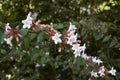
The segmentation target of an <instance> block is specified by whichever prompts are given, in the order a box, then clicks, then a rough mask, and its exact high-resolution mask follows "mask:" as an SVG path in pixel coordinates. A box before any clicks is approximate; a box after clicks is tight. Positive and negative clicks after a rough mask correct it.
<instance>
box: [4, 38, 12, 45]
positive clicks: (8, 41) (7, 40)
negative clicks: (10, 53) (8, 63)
mask: <svg viewBox="0 0 120 80" xmlns="http://www.w3.org/2000/svg"><path fill="white" fill-rule="evenodd" d="M4 40H5V41H6V43H7V44H8V45H10V46H12V43H11V40H10V38H7V39H6V38H4Z"/></svg>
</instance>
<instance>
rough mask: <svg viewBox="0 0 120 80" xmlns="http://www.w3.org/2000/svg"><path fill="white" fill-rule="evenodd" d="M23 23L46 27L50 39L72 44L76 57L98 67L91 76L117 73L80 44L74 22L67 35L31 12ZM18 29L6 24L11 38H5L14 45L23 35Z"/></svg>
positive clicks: (6, 30) (25, 26) (29, 26)
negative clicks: (14, 40)
mask: <svg viewBox="0 0 120 80" xmlns="http://www.w3.org/2000/svg"><path fill="white" fill-rule="evenodd" d="M22 23H23V28H28V29H30V28H32V29H35V28H39V29H42V28H46V32H45V34H46V35H48V36H49V40H53V41H54V43H55V44H59V43H60V44H61V43H65V44H67V45H70V46H71V49H72V50H73V54H74V57H75V58H77V57H81V58H82V59H83V60H85V61H86V64H87V66H89V67H91V68H92V67H93V68H94V67H97V69H96V70H94V69H93V70H92V71H91V72H90V75H91V77H103V76H105V75H106V74H108V73H110V74H111V75H113V76H115V75H116V70H115V69H114V68H113V67H112V68H111V70H108V69H107V68H105V67H104V66H103V65H102V66H101V64H102V63H103V61H102V60H100V59H99V58H97V57H93V56H88V55H87V54H86V53H85V49H86V44H83V45H80V43H79V40H78V39H77V37H78V34H77V33H76V29H77V28H76V27H75V25H73V24H72V23H70V26H69V29H68V30H67V32H66V33H65V35H66V36H64V35H62V34H60V32H58V31H57V30H55V29H54V28H53V25H52V24H51V25H45V24H40V20H38V21H35V20H34V18H33V17H32V14H31V12H30V13H29V14H28V15H27V18H26V20H23V21H22ZM18 31H19V26H17V27H16V28H15V29H13V28H11V27H10V26H9V23H7V24H6V26H5V33H6V34H9V35H10V37H9V38H7V39H6V38H5V39H4V40H5V41H6V43H7V44H9V45H10V46H12V43H11V41H12V40H13V38H15V39H16V41H17V42H19V38H21V37H22V35H21V34H19V32H18ZM63 36H64V37H63ZM62 38H64V39H62ZM62 40H65V41H62ZM60 50H61V49H60ZM36 64H37V65H36V67H39V66H40V65H39V64H38V63H37V62H36Z"/></svg>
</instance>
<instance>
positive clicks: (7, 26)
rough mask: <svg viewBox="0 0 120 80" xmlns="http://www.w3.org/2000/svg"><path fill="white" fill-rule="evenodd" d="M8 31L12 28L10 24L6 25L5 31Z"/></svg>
mask: <svg viewBox="0 0 120 80" xmlns="http://www.w3.org/2000/svg"><path fill="white" fill-rule="evenodd" d="M8 29H11V27H10V26H9V23H7V24H6V26H5V31H6V32H7V31H8Z"/></svg>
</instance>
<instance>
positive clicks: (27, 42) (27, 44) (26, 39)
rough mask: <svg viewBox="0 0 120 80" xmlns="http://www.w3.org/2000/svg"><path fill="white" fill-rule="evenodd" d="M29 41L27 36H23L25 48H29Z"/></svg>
mask: <svg viewBox="0 0 120 80" xmlns="http://www.w3.org/2000/svg"><path fill="white" fill-rule="evenodd" d="M29 42H30V40H29V38H27V37H26V38H24V46H25V48H26V49H28V48H29Z"/></svg>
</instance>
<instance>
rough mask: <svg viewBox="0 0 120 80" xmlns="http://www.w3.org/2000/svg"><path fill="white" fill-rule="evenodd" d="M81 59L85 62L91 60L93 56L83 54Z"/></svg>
mask: <svg viewBox="0 0 120 80" xmlns="http://www.w3.org/2000/svg"><path fill="white" fill-rule="evenodd" d="M81 57H82V58H83V59H85V60H88V59H90V58H91V56H88V55H87V54H84V53H82V55H81Z"/></svg>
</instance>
